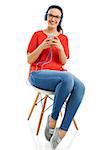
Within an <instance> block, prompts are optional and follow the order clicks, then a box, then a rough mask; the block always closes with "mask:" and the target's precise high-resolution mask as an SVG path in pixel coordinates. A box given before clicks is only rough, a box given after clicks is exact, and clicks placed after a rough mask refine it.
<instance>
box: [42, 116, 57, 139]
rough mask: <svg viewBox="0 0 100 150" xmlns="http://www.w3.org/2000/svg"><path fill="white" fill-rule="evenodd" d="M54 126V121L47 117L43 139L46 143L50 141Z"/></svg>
mask: <svg viewBox="0 0 100 150" xmlns="http://www.w3.org/2000/svg"><path fill="white" fill-rule="evenodd" d="M55 126H56V121H55V120H54V119H52V118H51V116H50V115H49V116H48V118H47V124H46V127H45V137H46V139H47V140H48V141H50V139H51V137H52V135H53V133H54V128H55Z"/></svg>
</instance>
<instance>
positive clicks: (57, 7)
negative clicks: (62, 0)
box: [45, 5, 63, 33]
mask: <svg viewBox="0 0 100 150" xmlns="http://www.w3.org/2000/svg"><path fill="white" fill-rule="evenodd" d="M52 8H56V9H59V10H60V12H61V19H60V21H59V24H58V26H57V31H58V32H60V31H62V33H63V29H62V27H61V22H62V19H63V10H62V8H61V7H60V6H58V5H51V6H49V8H48V9H47V11H46V14H45V20H47V15H48V11H49V10H50V9H52Z"/></svg>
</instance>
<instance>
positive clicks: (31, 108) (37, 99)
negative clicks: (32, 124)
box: [28, 92, 40, 120]
mask: <svg viewBox="0 0 100 150" xmlns="http://www.w3.org/2000/svg"><path fill="white" fill-rule="evenodd" d="M39 95H40V93H39V92H38V94H37V96H36V99H35V101H34V103H33V106H32V108H31V111H30V113H29V116H28V120H29V119H30V117H31V114H32V112H33V109H34V107H35V105H36V102H37V100H38V97H39Z"/></svg>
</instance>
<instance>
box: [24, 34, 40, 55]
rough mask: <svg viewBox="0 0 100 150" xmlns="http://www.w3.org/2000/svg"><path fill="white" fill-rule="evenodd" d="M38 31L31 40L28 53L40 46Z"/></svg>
mask: <svg viewBox="0 0 100 150" xmlns="http://www.w3.org/2000/svg"><path fill="white" fill-rule="evenodd" d="M37 39H38V38H37V33H36V32H35V33H34V34H33V36H32V38H31V40H30V42H29V45H28V48H27V53H31V52H33V51H34V50H35V49H36V48H37V46H38V40H37Z"/></svg>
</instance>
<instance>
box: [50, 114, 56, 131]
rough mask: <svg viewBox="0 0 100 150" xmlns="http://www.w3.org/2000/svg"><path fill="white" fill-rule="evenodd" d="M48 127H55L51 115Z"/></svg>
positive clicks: (54, 121)
mask: <svg viewBox="0 0 100 150" xmlns="http://www.w3.org/2000/svg"><path fill="white" fill-rule="evenodd" d="M49 127H50V128H53V129H54V128H55V127H56V120H54V119H53V118H52V117H51V116H50V117H49Z"/></svg>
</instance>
